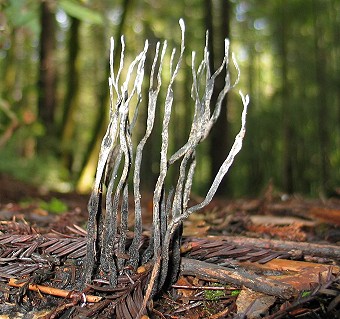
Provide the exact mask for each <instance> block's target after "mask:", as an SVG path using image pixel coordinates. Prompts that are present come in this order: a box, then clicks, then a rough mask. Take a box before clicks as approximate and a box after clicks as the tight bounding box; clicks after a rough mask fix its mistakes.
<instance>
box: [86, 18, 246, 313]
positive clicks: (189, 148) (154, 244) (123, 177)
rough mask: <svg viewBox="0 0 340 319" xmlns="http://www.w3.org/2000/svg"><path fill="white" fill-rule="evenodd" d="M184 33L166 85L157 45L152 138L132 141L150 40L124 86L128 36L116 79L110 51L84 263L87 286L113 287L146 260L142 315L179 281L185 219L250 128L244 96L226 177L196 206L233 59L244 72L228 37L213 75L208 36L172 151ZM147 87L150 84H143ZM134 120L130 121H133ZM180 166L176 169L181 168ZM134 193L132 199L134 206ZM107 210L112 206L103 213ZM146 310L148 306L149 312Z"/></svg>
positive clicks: (150, 101)
mask: <svg viewBox="0 0 340 319" xmlns="http://www.w3.org/2000/svg"><path fill="white" fill-rule="evenodd" d="M179 24H180V28H181V45H180V50H179V54H178V57H177V58H176V50H175V49H173V50H172V53H171V56H170V66H169V70H168V71H169V74H170V80H169V82H168V83H167V85H166V86H164V85H163V83H162V72H163V67H164V57H165V55H166V52H167V42H166V41H165V42H164V43H163V44H160V43H157V45H156V48H155V53H154V59H153V63H152V67H151V71H150V83H149V90H148V96H147V97H143V99H146V101H147V119H146V129H145V133H144V135H143V136H142V138H141V139H140V140H139V142H137V143H134V142H133V141H134V139H132V134H133V128H134V125H135V123H136V121H137V120H138V108H139V106H140V103H141V100H142V84H143V78H144V65H145V60H146V55H147V53H148V49H149V44H148V42H147V41H146V42H145V46H144V49H143V51H142V52H141V53H140V54H139V55H138V56H137V57H136V58H135V59H134V60H133V61H132V62H131V64H130V65H129V67H128V69H127V73H126V76H125V81H123V80H122V79H121V77H122V73H123V72H122V70H123V67H124V54H125V44H124V38H123V37H122V39H121V43H122V53H121V57H120V64H119V68H118V71H117V74H114V72H113V52H114V42H113V40H111V54H110V70H111V74H110V78H109V87H110V100H111V102H110V121H109V124H108V127H107V131H106V134H105V136H104V138H103V141H102V144H101V149H100V154H99V160H98V166H97V172H96V179H95V183H94V187H93V191H92V194H91V197H90V201H89V205H88V210H89V220H88V235H87V248H86V257H85V259H84V267H83V270H84V277H83V282H82V285H83V287H84V286H85V284H87V283H91V281H92V280H93V279H94V278H95V277H99V276H104V277H106V278H107V279H108V280H109V282H110V285H111V286H113V287H115V286H116V285H117V282H118V278H119V276H120V275H122V274H123V273H126V271H127V269H128V271H129V272H130V273H133V272H135V271H136V270H137V268H138V267H139V266H141V265H144V264H146V263H151V264H152V267H153V268H152V270H151V273H150V276H149V279H148V285H147V289H146V292H145V296H144V303H143V307H142V309H141V311H140V313H142V312H143V311H144V309H145V306H146V302H147V300H148V299H149V298H151V297H152V296H153V295H155V294H156V293H157V292H159V291H160V290H161V289H162V288H163V287H164V286H165V285H167V284H169V283H171V282H173V281H174V280H176V278H177V274H178V269H179V265H180V258H181V257H180V245H181V238H182V227H183V221H184V220H185V219H186V218H187V217H188V216H189V215H190V214H192V213H193V212H195V211H197V210H200V209H202V208H203V207H205V206H206V205H208V204H209V202H210V201H211V200H212V198H213V196H214V194H215V193H216V190H217V188H218V186H219V184H220V183H221V181H222V178H223V177H224V176H225V174H226V173H227V172H228V170H229V168H230V166H231V165H232V163H233V161H234V158H235V156H236V155H237V153H238V152H239V151H240V150H241V148H242V141H243V138H244V135H245V131H246V113H247V107H248V104H249V97H248V96H247V95H246V96H243V95H242V93H241V92H240V95H241V99H242V103H243V112H242V123H241V128H240V131H239V133H238V135H237V136H236V138H235V141H234V144H233V146H232V148H231V150H230V152H229V154H228V155H227V157H226V160H225V161H224V163H223V164H222V165H221V167H220V170H219V172H218V173H217V175H216V176H215V179H214V181H213V183H212V185H211V186H210V189H209V190H208V192H207V194H206V197H205V198H204V200H203V201H202V202H201V203H199V204H197V205H195V206H189V200H190V194H191V189H192V183H193V177H194V174H195V168H196V149H197V146H198V145H199V144H200V143H202V142H203V141H204V140H205V139H206V138H207V136H208V135H209V132H210V130H211V128H212V126H213V125H214V123H215V122H216V120H217V118H218V116H219V114H220V111H221V107H222V101H223V99H224V98H225V96H226V94H227V92H228V91H229V90H230V89H232V88H233V87H234V86H235V85H236V84H237V83H238V79H239V75H240V72H239V68H238V66H237V63H236V60H235V58H234V56H233V55H232V62H233V65H234V66H235V68H236V70H237V79H236V81H235V83H233V84H231V81H230V75H229V41H228V40H225V56H224V59H223V61H222V63H221V66H220V67H219V68H218V69H217V71H216V72H215V73H213V74H211V70H210V67H209V52H208V49H207V47H208V45H207V43H208V34H207V36H206V45H205V49H204V56H203V59H202V61H201V62H200V64H199V66H198V68H197V67H196V55H195V52H193V53H192V67H191V68H192V77H193V84H192V90H191V97H192V100H193V105H194V115H193V119H192V123H191V129H190V133H189V136H188V139H187V142H186V143H185V144H184V145H183V146H182V147H180V148H179V149H178V150H177V151H176V152H175V153H174V154H168V153H169V123H170V118H171V113H172V108H173V104H174V94H175V92H174V83H175V79H176V77H177V75H178V72H179V70H180V68H181V64H182V60H183V55H184V50H185V47H184V35H185V25H184V22H183V21H182V20H180V22H179ZM224 68H225V69H226V77H225V85H224V87H223V88H222V90H221V91H220V92H219V96H218V100H217V103H216V105H211V97H212V94H213V90H214V84H215V79H216V78H217V77H218V76H220V74H221V72H222V71H223V69H224ZM144 85H145V83H144ZM161 90H164V92H165V98H164V101H160V99H159V95H160V94H159V93H160V91H161ZM158 107H161V108H162V110H163V112H162V114H163V119H162V132H161V146H160V150H159V151H160V163H159V175H158V178H157V181H156V184H155V187H154V193H153V207H152V210H153V212H152V214H153V224H152V234H151V237H150V239H149V244H148V247H147V248H143V250H142V249H141V247H142V244H143V240H144V239H143V235H142V229H143V222H142V207H141V189H140V184H141V163H142V160H143V151H144V147H145V145H146V143H147V142H148V139H149V137H150V135H151V133H152V131H153V127H154V123H155V114H156V109H157V108H158ZM130 119H132V120H131V123H130ZM175 165H176V166H175ZM172 167H178V174H177V182H176V184H175V185H174V187H173V189H171V190H167V189H166V187H165V185H166V183H167V179H168V176H169V170H170V168H172ZM130 196H133V203H134V207H133V208H131V207H129V202H130V203H131V202H132V201H129V198H130ZM104 208H105V209H104ZM129 212H133V213H134V229H133V234H134V235H133V238H132V242H131V244H130V245H127V237H128V231H129V229H128V214H129ZM143 308H144V309H143Z"/></svg>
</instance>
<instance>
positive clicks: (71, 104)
mask: <svg viewBox="0 0 340 319" xmlns="http://www.w3.org/2000/svg"><path fill="white" fill-rule="evenodd" d="M70 20H71V26H70V30H69V40H68V66H67V68H68V72H67V80H66V81H67V92H66V96H65V101H64V109H63V116H62V122H61V127H62V130H61V145H62V160H63V163H64V166H65V167H66V168H68V170H69V171H71V169H72V163H73V155H72V154H73V152H72V144H73V143H72V141H73V135H74V131H75V119H74V115H75V113H76V111H77V108H78V106H79V105H78V95H79V70H78V67H77V59H78V55H79V26H80V20H78V19H76V18H73V17H71V18H70Z"/></svg>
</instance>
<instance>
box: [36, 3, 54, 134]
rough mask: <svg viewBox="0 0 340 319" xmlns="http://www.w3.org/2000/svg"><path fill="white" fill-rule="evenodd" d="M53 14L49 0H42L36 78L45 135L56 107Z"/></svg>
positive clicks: (50, 127)
mask: <svg viewBox="0 0 340 319" xmlns="http://www.w3.org/2000/svg"><path fill="white" fill-rule="evenodd" d="M55 23H56V22H55V15H54V12H53V11H52V9H51V2H50V1H42V2H41V5H40V25H41V33H40V66H39V80H38V90H39V99H38V112H39V118H40V120H41V121H42V123H43V124H44V125H45V127H46V131H47V135H51V134H52V132H53V125H54V115H55V108H56V80H57V69H56V64H55V52H56V51H55V31H56V25H55Z"/></svg>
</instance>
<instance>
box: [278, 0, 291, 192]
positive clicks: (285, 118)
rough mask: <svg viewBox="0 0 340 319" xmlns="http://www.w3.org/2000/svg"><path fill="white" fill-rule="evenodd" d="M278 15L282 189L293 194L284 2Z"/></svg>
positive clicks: (286, 26) (283, 1)
mask: <svg viewBox="0 0 340 319" xmlns="http://www.w3.org/2000/svg"><path fill="white" fill-rule="evenodd" d="M279 8H280V10H281V13H280V18H281V21H280V26H279V32H280V40H279V41H280V42H279V51H280V59H281V77H282V84H281V86H282V88H281V101H282V123H283V178H282V180H283V189H284V191H285V192H287V193H288V194H292V193H293V192H294V182H293V180H294V178H293V155H294V153H293V140H292V139H293V131H292V118H291V114H292V113H291V107H290V103H291V101H290V99H289V83H288V62H287V55H288V52H287V41H288V38H287V28H288V25H287V12H286V4H285V0H281V2H280V6H279Z"/></svg>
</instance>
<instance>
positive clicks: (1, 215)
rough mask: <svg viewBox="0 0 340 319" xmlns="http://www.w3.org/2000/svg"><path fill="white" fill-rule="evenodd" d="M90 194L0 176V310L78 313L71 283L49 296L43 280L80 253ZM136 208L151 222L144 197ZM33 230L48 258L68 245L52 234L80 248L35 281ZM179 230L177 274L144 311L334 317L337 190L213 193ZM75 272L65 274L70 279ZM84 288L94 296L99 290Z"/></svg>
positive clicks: (338, 307)
mask: <svg viewBox="0 0 340 319" xmlns="http://www.w3.org/2000/svg"><path fill="white" fill-rule="evenodd" d="M88 198H89V196H88V195H79V194H75V193H72V194H60V193H53V192H46V191H44V190H39V189H38V188H36V187H34V186H31V185H28V184H25V183H22V182H20V181H17V180H15V179H13V178H10V177H9V176H6V175H1V174H0V231H1V232H0V318H45V319H47V318H72V317H74V318H81V317H82V316H81V315H78V316H76V315H74V313H73V312H72V311H73V310H71V309H74V307H77V306H78V307H81V306H80V305H79V304H81V303H82V301H81V298H82V297H81V296H80V295H79V294H78V295H76V294H72V293H71V292H70V291H71V290H72V289H70V288H69V287H72V284H70V282H69V285H68V286H67V285H59V287H62V289H60V290H58V291H59V292H60V291H61V292H62V291H66V292H67V291H68V292H69V293H68V295H67V294H66V295H60V294H59V295H58V293H59V292H58V293H57V295H56V296H52V294H53V293H52V292H50V291H45V290H44V287H45V288H46V286H47V287H48V286H49V285H52V286H53V285H54V284H55V283H57V282H62V281H63V280H64V279H63V278H59V277H58V276H57V275H55V274H51V270H52V271H56V272H58V271H59V272H60V273H62V272H65V273H67V271H69V269H71V272H72V271H73V272H76V271H77V270H79V269H80V266H79V264H77V263H75V262H74V260H76V259H77V258H78V257H79V256H81V254H82V253H83V250H81V249H83V248H84V245H83V243H82V242H84V238H85V237H84V236H85V235H84V232H83V231H82V229H86V222H87V208H86V207H87V201H88ZM195 201H200V198H195ZM143 208H144V219H145V220H146V221H149V222H150V223H149V224H150V225H151V218H152V217H151V215H152V212H151V209H152V199H151V195H148V196H145V200H144V203H143ZM145 233H146V234H147V233H148V229H146V230H145ZM37 236H40V237H41V238H45V239H44V240H45V242H44V243H43V245H44V247H45V248H46V247H47V248H46V249H45V252H50V254H51V256H52V257H53V256H54V257H56V256H57V257H60V256H61V255H62V254H64V256H66V255H67V253H68V252H66V248H65V249H64V250H62V249H63V248H61V247H60V245H59V248H58V250H56V249H55V248H54V246H55V245H56V243H57V240H58V238H62V240H69V241H72V240H75V241H74V243H76V241H77V240H78V241H77V243H78V242H79V243H78V244H77V245H79V247H81V248H79V249H77V250H74V251H73V254H74V253H75V252H76V253H78V255H77V256H76V255H75V254H74V256H73V259H72V260H73V264H72V265H71V266H70V264H67V265H68V266H67V268H61V266H62V265H61V264H60V260H58V261H57V262H56V265H57V266H55V268H51V264H53V262H54V261H49V262H48V264H49V266H50V268H49V275H48V276H47V277H44V278H42V277H41V276H40V278H39V280H38V279H37V276H36V275H37V273H38V270H37V269H38V268H39V267H38V268H34V267H33V268H32V265H33V264H34V265H41V264H44V262H41V263H40V261H37V258H42V256H35V257H34V254H33V252H34V251H35V249H37V246H34V245H35V244H34V242H35V241H36V240H35V239H36V238H37ZM184 236H185V240H184V243H183V245H182V248H181V252H182V256H183V258H182V265H181V270H180V274H179V278H178V281H177V282H176V283H175V284H173V285H170V286H169V288H168V290H167V291H164V292H163V294H162V295H161V296H159V298H158V299H157V300H155V301H154V303H153V305H152V307H151V308H152V309H153V310H152V311H151V312H149V316H150V317H151V318H172V319H176V318H178V319H179V318H190V319H200V318H211V319H218V318H267V319H269V318H271V319H274V318H340V268H339V267H340V198H339V197H336V196H335V197H333V198H329V199H324V200H321V199H307V198H303V197H301V196H287V195H284V194H280V193H278V192H276V191H274V189H273V187H272V185H269V186H268V188H267V190H266V191H265V192H264V194H263V195H262V196H261V197H259V198H255V199H238V200H222V199H215V200H213V202H212V203H210V204H209V206H208V207H206V208H205V209H204V210H203V211H201V212H199V213H197V214H193V215H192V216H190V218H189V219H188V220H187V221H186V222H185V225H184ZM46 238H48V240H47V239H46ZM79 238H80V239H79ZM60 240H61V239H60ZM79 240H80V241H79ZM53 241H54V243H55V244H49V242H51V243H52V242H53ZM74 243H73V242H72V243H71V242H70V244H69V246H67V245H66V246H67V247H70V246H71V245H75V244H74ZM25 245H26V246H25ZM43 245H42V246H43ZM49 245H50V246H49ZM42 246H41V247H42ZM66 246H65V247H66ZM53 249H55V250H53ZM10 251H11V252H10ZM15 251H16V252H15ZM58 254H59V255H58ZM71 254H72V253H71ZM18 256H20V258H21V259H20V260H19V259H18ZM68 256H70V255H68ZM25 258H26V259H25ZM34 258H36V259H34ZM43 258H47V257H46V256H43ZM28 259H29V260H30V261H29V264H25V260H26V261H27V260H28ZM18 260H19V261H20V262H21V264H20V265H19V263H18ZM32 260H33V261H34V263H33V264H32ZM54 260H55V259H54ZM15 263H16V264H15ZM14 264H15V265H16V266H14ZM24 264H25V265H24ZM65 264H66V263H65ZM34 265H33V266H34ZM20 267H21V268H20ZM29 267H31V268H29ZM58 267H59V268H58ZM61 269H62V270H61ZM39 270H41V267H40V268H39ZM46 273H48V271H46V272H45V273H44V276H45V275H46ZM78 273H79V272H78ZM59 275H60V274H59ZM77 276H79V274H78V275H77V274H73V275H72V276H71V277H72V280H73V282H75V281H76V280H77V278H78V277H77ZM13 279H14V280H13ZM16 279H20V280H19V281H16ZM68 281H70V280H69V279H68ZM37 284H40V286H39V287H38V289H35V290H38V291H34V287H37V286H36V285H37ZM15 285H17V286H21V287H19V288H18V287H14V286H15ZM55 285H56V286H58V285H57V284H55ZM73 287H75V285H74V284H73ZM67 289H69V290H67ZM102 290H104V289H102ZM108 291H109V290H106V295H105V296H106V300H107V299H110V298H109V297H107V295H108ZM91 294H92V295H97V296H101V293H100V290H97V291H96V290H95V291H91ZM79 296H80V297H79ZM65 297H66V298H69V299H68V300H69V301H68V302H65V300H66V299H65ZM79 298H80V299H79ZM136 298H137V297H136ZM104 299H105V298H104ZM95 301H97V300H95ZM100 302H102V304H104V303H103V301H102V300H101V301H100ZM110 302H111V303H112V300H111V301H110ZM94 303H95V302H94ZM94 303H93V304H94ZM98 304H100V303H98ZM90 305H91V302H88V303H87V305H85V303H84V304H82V306H84V308H85V309H86V308H88V307H90ZM106 305H108V303H106ZM149 306H151V305H149ZM111 308H112V307H111ZM127 308H129V305H127ZM131 308H133V306H131V305H130V309H128V310H126V309H125V308H124V309H125V310H124V309H123V310H120V311H122V314H121V317H122V318H125V317H126V318H128V315H124V311H127V312H129V314H130V317H131V318H132V317H133V315H132V313H133V311H134V310H133V309H132V310H131ZM149 308H150V307H149ZM98 309H99V308H98ZM80 313H81V312H80ZM88 313H89V312H88ZM98 313H99V310H98ZM93 314H94V315H93V318H95V317H96V316H95V311H93ZM107 317H108V316H107ZM117 317H118V316H117ZM97 318H105V317H104V315H102V316H100V315H98V316H97ZM143 318H147V316H144V317H143Z"/></svg>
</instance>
